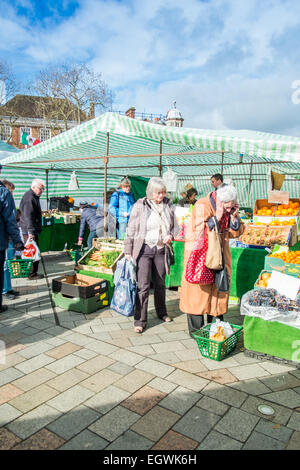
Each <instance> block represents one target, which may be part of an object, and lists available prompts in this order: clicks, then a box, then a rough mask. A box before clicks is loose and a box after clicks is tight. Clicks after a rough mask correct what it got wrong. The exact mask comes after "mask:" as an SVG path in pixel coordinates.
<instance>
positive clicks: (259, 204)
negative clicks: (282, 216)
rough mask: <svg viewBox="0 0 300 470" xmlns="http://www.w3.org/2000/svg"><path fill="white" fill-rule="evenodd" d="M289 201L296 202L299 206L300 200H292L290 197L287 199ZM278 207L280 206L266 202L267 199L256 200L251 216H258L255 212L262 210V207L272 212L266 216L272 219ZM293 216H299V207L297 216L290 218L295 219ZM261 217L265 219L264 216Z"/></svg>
mask: <svg viewBox="0 0 300 470" xmlns="http://www.w3.org/2000/svg"><path fill="white" fill-rule="evenodd" d="M278 192H280V191H278ZM289 201H292V202H298V203H299V204H300V199H299V198H293V197H291V198H290V199H289ZM282 204H283V203H282ZM279 205H280V204H271V203H270V202H269V201H268V199H257V200H256V201H255V205H254V211H253V215H254V216H255V215H258V214H257V211H258V210H260V209H262V208H263V207H268V208H269V209H271V210H272V214H268V216H270V215H271V216H272V217H273V216H274V217H277V216H276V214H275V212H276V210H277V208H278V206H279ZM295 216H300V207H299V209H298V212H297V214H295V215H294V216H291V217H295ZM261 217H266V216H261Z"/></svg>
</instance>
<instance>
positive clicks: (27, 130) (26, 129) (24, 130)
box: [20, 127, 31, 143]
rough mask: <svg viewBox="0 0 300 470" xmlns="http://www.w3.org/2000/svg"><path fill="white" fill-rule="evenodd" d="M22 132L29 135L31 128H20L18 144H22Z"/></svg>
mask: <svg viewBox="0 0 300 470" xmlns="http://www.w3.org/2000/svg"><path fill="white" fill-rule="evenodd" d="M24 132H25V134H27V135H31V127H20V143H22V135H23V133H24Z"/></svg>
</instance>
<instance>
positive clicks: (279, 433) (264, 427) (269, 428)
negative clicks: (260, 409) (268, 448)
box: [255, 419, 293, 443]
mask: <svg viewBox="0 0 300 470" xmlns="http://www.w3.org/2000/svg"><path fill="white" fill-rule="evenodd" d="M255 431H256V432H259V433H262V434H265V435H266V436H269V437H271V438H272V439H277V440H279V441H282V442H286V443H287V442H288V441H289V440H290V438H291V436H292V434H293V430H292V429H289V428H288V427H286V426H283V425H282V424H276V423H272V422H271V421H268V420H266V419H261V420H260V421H259V422H258V424H257V426H256V428H255Z"/></svg>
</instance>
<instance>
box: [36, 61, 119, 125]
mask: <svg viewBox="0 0 300 470" xmlns="http://www.w3.org/2000/svg"><path fill="white" fill-rule="evenodd" d="M31 89H32V90H34V91H35V93H37V94H38V95H39V96H41V97H44V98H45V99H44V100H40V101H39V102H37V106H38V107H39V114H40V115H41V117H43V118H44V119H47V120H48V122H49V124H50V125H51V123H52V126H55V125H56V123H57V122H58V121H63V122H64V126H65V130H67V129H68V128H69V124H68V121H76V122H77V123H78V124H80V123H81V122H83V121H86V120H88V119H91V118H93V117H95V111H96V110H99V111H105V110H107V109H109V108H110V107H111V104H112V93H111V90H110V89H109V88H108V86H107V85H106V83H105V82H104V81H103V79H102V75H101V74H100V73H95V72H94V71H93V70H92V69H91V68H89V67H88V66H87V65H86V64H71V65H70V64H62V65H58V66H57V65H54V66H51V67H49V68H46V69H45V70H42V71H41V72H40V73H39V75H38V76H37V78H36V80H35V81H34V83H32V84H31ZM49 100H51V106H50V105H49V103H50V102H49Z"/></svg>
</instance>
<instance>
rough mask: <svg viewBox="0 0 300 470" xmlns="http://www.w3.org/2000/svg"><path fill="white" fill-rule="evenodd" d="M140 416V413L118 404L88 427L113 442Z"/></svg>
mask: <svg viewBox="0 0 300 470" xmlns="http://www.w3.org/2000/svg"><path fill="white" fill-rule="evenodd" d="M139 418H140V415H139V414H137V413H134V412H132V411H130V410H128V409H127V408H124V407H123V406H117V407H116V408H114V409H113V410H111V411H110V412H108V413H106V414H105V415H104V416H102V417H101V418H100V419H98V420H97V421H96V422H95V423H93V424H92V425H91V426H89V428H88V429H89V430H90V431H92V432H94V433H96V434H98V435H99V436H101V437H102V438H104V439H105V440H107V441H110V442H112V441H114V440H115V439H117V438H118V437H119V436H121V435H122V434H123V433H124V432H125V431H127V429H129V428H130V426H131V425H132V424H133V423H135V422H136V421H138V419H139Z"/></svg>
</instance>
